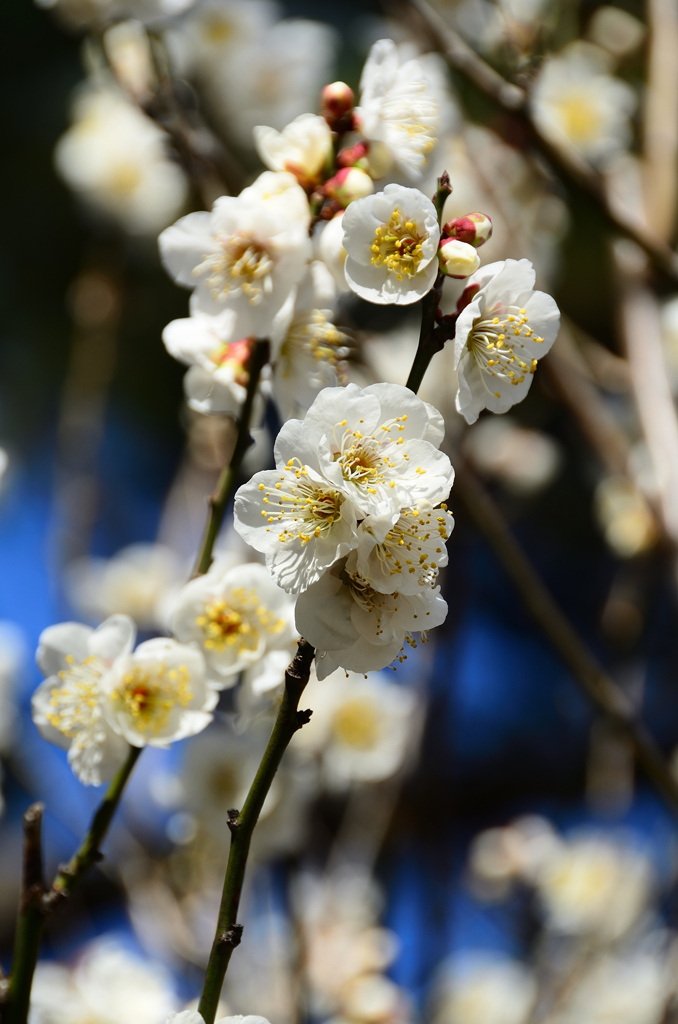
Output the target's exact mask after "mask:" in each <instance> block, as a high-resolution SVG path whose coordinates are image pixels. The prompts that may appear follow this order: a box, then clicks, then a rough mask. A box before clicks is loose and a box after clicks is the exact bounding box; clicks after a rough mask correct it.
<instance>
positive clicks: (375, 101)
mask: <svg viewBox="0 0 678 1024" xmlns="http://www.w3.org/2000/svg"><path fill="white" fill-rule="evenodd" d="M355 114H356V118H357V119H358V123H359V125H360V130H361V132H362V134H363V135H364V136H365V138H366V139H368V140H372V139H374V140H376V141H379V142H383V143H385V145H386V146H387V147H388V150H389V152H390V154H391V158H392V160H393V164H394V166H395V168H396V169H397V170H398V171H400V172H401V173H404V174H405V175H407V176H408V177H409V178H417V177H420V176H421V175H422V174H423V172H424V170H425V169H426V166H427V163H428V159H429V156H430V154H431V151H432V150H433V148H434V147H435V144H436V142H437V141H438V131H439V128H440V105H439V103H438V100H437V98H436V95H435V91H434V89H433V88H432V86H431V83H430V81H429V79H428V77H427V76H426V72H425V70H424V68H423V67H422V65H421V63H420V62H419V61H418V60H405V61H403V60H402V59H401V57H400V54H399V53H398V47H397V46H396V44H395V43H394V42H393V40H392V39H380V40H379V41H378V42H377V43H375V44H374V46H373V47H372V49H371V50H370V52H369V54H368V57H367V60H366V62H365V67H364V68H363V73H362V76H361V79H360V106H358V107H356V110H355Z"/></svg>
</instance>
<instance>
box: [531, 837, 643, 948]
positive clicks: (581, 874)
mask: <svg viewBox="0 0 678 1024" xmlns="http://www.w3.org/2000/svg"><path fill="white" fill-rule="evenodd" d="M535 882H536V885H537V891H538V893H539V896H540V898H541V901H542V905H543V907H544V911H545V913H546V921H547V925H548V927H550V928H552V929H553V930H554V931H557V932H562V933H564V934H567V935H586V936H588V937H589V938H590V939H594V940H596V939H597V940H598V941H610V940H614V939H618V938H619V937H620V936H622V935H624V934H625V933H626V932H628V931H629V929H631V928H632V927H633V925H634V924H636V922H637V921H638V919H639V918H640V916H641V914H642V913H643V912H644V911H645V909H646V908H647V906H648V904H649V902H650V899H651V897H652V892H653V886H654V873H653V870H652V866H651V864H650V862H649V861H648V859H647V857H645V856H644V855H643V854H642V853H641V852H640V851H638V850H636V849H634V848H633V847H632V846H630V845H629V844H622V843H620V842H615V841H613V840H610V839H606V838H604V837H602V836H598V835H595V834H591V835H581V836H575V837H574V838H571V839H567V840H566V841H565V842H563V843H562V844H560V846H559V847H555V848H554V849H553V850H552V851H551V854H550V856H548V857H546V858H545V859H544V861H543V862H542V863H541V865H540V866H539V867H538V868H537V870H536V872H535Z"/></svg>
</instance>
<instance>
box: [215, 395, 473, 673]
mask: <svg viewBox="0 0 678 1024" xmlns="http://www.w3.org/2000/svg"><path fill="white" fill-rule="evenodd" d="M442 438H443V423H442V418H441V416H440V414H439V413H438V412H437V410H435V409H434V408H433V407H432V406H430V405H427V404H426V403H425V402H422V401H421V399H419V398H417V397H416V396H415V395H413V394H412V393H411V392H410V391H409V390H407V389H406V388H403V387H400V386H398V385H395V384H373V385H371V386H370V387H367V388H364V389H362V388H360V387H358V386H357V385H355V384H349V385H348V386H347V387H345V388H326V389H325V390H323V391H321V392H320V394H319V395H318V397H317V398H316V400H315V401H314V403H313V405H312V406H311V408H310V409H309V411H308V413H307V415H306V418H305V419H304V420H303V421H301V420H288V422H287V423H286V424H285V425H284V426H283V428H282V430H281V431H280V433H279V435H278V438H277V441H276V445H275V460H276V468H275V469H274V470H264V471H262V472H260V473H256V474H255V475H254V477H253V478H252V479H251V480H250V482H249V483H247V484H245V485H244V486H243V487H241V488H240V490H239V491H238V493H237V495H236V503H235V526H236V529H237V530H238V532H239V533H240V535H241V537H242V538H243V539H244V540H245V541H247V543H249V544H251V546H252V547H254V548H255V549H256V550H258V551H260V552H262V553H263V554H264V555H265V556H266V565H267V568H268V570H269V572H270V573H271V575H272V576H273V578H274V580H275V581H276V583H278V584H279V585H280V586H281V587H282V588H283V589H284V590H286V591H287V592H288V593H289V594H297V595H299V596H298V599H297V607H296V624H297V629H298V630H299V632H300V633H301V635H302V636H304V637H305V638H306V639H307V640H308V641H309V643H311V644H313V646H314V647H315V648H316V649H317V651H318V654H317V662H316V664H317V670H318V677H319V678H320V679H323V678H324V677H325V676H327V675H328V674H329V673H330V672H332V671H333V670H334V669H336V668H338V667H341V668H344V669H350V670H353V671H356V672H367V671H370V670H372V669H380V668H384V667H385V666H386V665H388V664H390V662H391V661H392V660H393V659H394V658H395V657H396V656H397V655H398V654H399V653H400V652H401V649H402V647H403V644H404V642H405V641H406V640H412V634H413V633H415V632H421V633H426V631H427V630H428V629H430V628H432V627H433V626H436V625H439V624H440V623H441V622H443V620H444V618H445V615H446V612H447V606H446V604H445V602H444V600H443V599H442V597H441V596H440V588H439V587H438V586H437V576H438V569H439V568H440V566H442V565H445V564H446V560H447V555H446V549H445V542H446V540H447V538H448V537H449V535H450V532H451V529H452V525H453V520H452V516H451V514H450V513H449V512H448V511H447V508H446V506H445V505H440V503H441V502H442V500H443V499H444V498H446V497H447V495H448V493H449V490H450V488H451V486H452V482H453V479H454V472H453V469H452V466H451V464H450V460H449V459H448V457H447V456H446V455H445V454H443V453H442V452H441V451H439V450H438V446H439V445H440V442H441V441H442ZM436 506H440V507H436Z"/></svg>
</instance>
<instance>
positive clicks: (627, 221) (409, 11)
mask: <svg viewBox="0 0 678 1024" xmlns="http://www.w3.org/2000/svg"><path fill="white" fill-rule="evenodd" d="M397 3H398V6H399V7H400V8H401V10H402V12H403V15H404V16H406V18H407V21H408V22H409V23H410V25H411V26H412V28H413V30H414V31H415V33H416V35H417V36H418V37H419V38H420V40H421V42H422V44H423V45H424V46H426V47H428V48H430V49H432V50H435V51H436V52H438V53H440V54H442V56H443V57H444V58H445V60H446V61H447V64H448V66H449V67H450V68H451V70H452V71H454V72H456V73H457V74H459V75H461V76H462V77H463V78H464V79H465V80H466V81H467V82H468V83H469V84H470V85H471V86H473V87H474V88H475V90H476V91H477V92H480V93H481V94H482V95H483V96H484V97H485V98H486V99H489V100H490V101H491V102H492V103H493V104H494V105H495V106H496V107H498V108H499V110H500V111H501V112H502V113H503V114H504V115H505V119H506V120H508V122H509V125H508V127H507V134H508V136H511V137H513V139H515V138H516V137H521V138H524V139H525V140H526V141H527V143H528V144H529V145H531V146H532V147H533V148H534V149H535V150H536V151H537V152H539V153H540V154H541V156H542V157H544V158H545V159H546V161H547V162H548V164H549V165H550V166H551V168H552V169H553V170H554V172H555V173H556V174H557V176H558V177H559V178H560V179H561V180H562V181H563V182H564V183H565V184H566V185H568V186H569V187H570V188H571V189H573V190H574V191H575V192H577V193H579V194H580V195H584V196H586V197H588V198H589V199H591V200H593V202H594V203H595V205H596V206H597V208H598V209H599V210H600V212H601V214H602V215H603V217H604V219H605V221H606V222H607V224H608V226H609V227H610V228H611V229H612V230H613V231H614V232H616V233H618V234H620V235H623V236H624V237H625V238H628V239H630V240H631V241H633V242H635V243H636V245H638V246H640V248H641V249H643V250H644V251H645V252H646V253H647V255H648V257H649V258H650V260H651V262H652V264H653V266H654V267H655V268H656V269H657V270H658V271H659V272H660V273H662V274H664V275H665V276H667V277H669V278H670V279H671V280H672V281H673V282H678V255H676V253H674V252H673V250H672V249H671V248H670V246H668V245H667V244H666V243H665V242H664V241H663V240H662V239H661V238H659V237H658V236H657V235H656V234H655V233H654V232H653V231H650V230H649V229H648V228H647V227H646V226H645V225H644V224H642V223H640V222H639V221H638V220H637V219H635V218H634V217H633V216H630V215H629V214H628V213H626V212H625V211H624V210H620V209H618V208H617V207H616V206H615V205H614V204H613V203H612V202H611V201H610V199H609V197H608V195H607V191H606V188H605V183H604V181H603V179H602V178H601V176H600V175H599V174H598V173H597V172H596V171H595V170H594V169H593V168H592V167H591V166H590V165H589V164H588V163H587V162H586V161H585V160H584V159H583V158H582V157H581V156H580V155H579V153H577V151H576V150H575V149H574V148H573V147H571V146H566V145H564V144H562V145H556V144H555V143H554V142H552V141H551V140H550V139H548V138H546V136H545V135H544V134H543V133H542V132H541V131H540V129H539V128H538V127H537V125H536V124H535V122H534V119H533V118H532V115H531V111H530V99H529V95H528V93H527V92H526V91H525V90H524V89H521V88H520V87H519V86H517V85H514V84H513V83H511V82H507V81H506V79H505V78H503V77H502V76H501V75H500V74H499V73H498V72H497V71H495V70H494V68H492V67H491V66H490V65H489V64H488V63H487V62H486V61H484V60H483V59H482V57H480V56H478V54H477V53H476V52H475V51H474V50H473V49H472V48H471V47H470V46H469V45H468V44H467V43H466V42H464V40H463V39H462V38H461V37H460V36H459V35H457V33H456V32H454V31H453V30H452V29H451V28H450V27H449V26H448V25H447V24H446V22H445V21H444V20H443V18H442V17H441V16H440V15H439V14H438V13H437V11H435V10H434V9H433V8H432V7H431V5H430V4H429V3H427V0H397ZM388 6H389V7H391V6H392V4H389V5H388ZM516 122H518V123H517V124H516Z"/></svg>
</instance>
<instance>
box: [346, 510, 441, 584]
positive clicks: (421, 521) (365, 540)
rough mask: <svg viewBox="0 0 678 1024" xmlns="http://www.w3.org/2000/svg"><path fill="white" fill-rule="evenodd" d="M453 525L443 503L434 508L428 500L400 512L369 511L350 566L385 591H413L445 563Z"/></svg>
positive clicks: (432, 576) (428, 579) (429, 582)
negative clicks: (375, 512)
mask: <svg viewBox="0 0 678 1024" xmlns="http://www.w3.org/2000/svg"><path fill="white" fill-rule="evenodd" d="M453 527H454V518H453V516H452V513H451V512H448V510H447V506H446V505H445V504H443V505H442V506H440V507H439V508H434V507H433V505H431V503H430V502H429V501H421V502H420V503H419V505H418V506H417V507H416V508H405V509H403V510H402V512H400V513H390V514H389V513H387V514H386V515H382V516H368V517H367V518H366V519H363V521H362V523H361V524H360V526H359V528H358V537H359V540H358V547H357V549H356V550H355V551H354V552H352V553H351V556H350V559H349V569H355V571H356V572H358V573H360V575H361V576H362V577H363V579H368V580H369V581H370V583H371V584H372V586H373V587H374V589H375V590H378V591H381V592H382V593H384V594H390V593H393V591H394V590H397V591H398V592H399V593H401V594H418V593H419V592H420V591H421V590H422V588H423V587H426V586H427V585H430V584H431V582H432V581H433V580H435V578H436V576H437V575H438V570H439V569H441V568H442V567H443V566H445V565H447V547H446V546H445V545H446V541H447V540H448V538H449V536H450V534H451V533H452V529H453Z"/></svg>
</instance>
